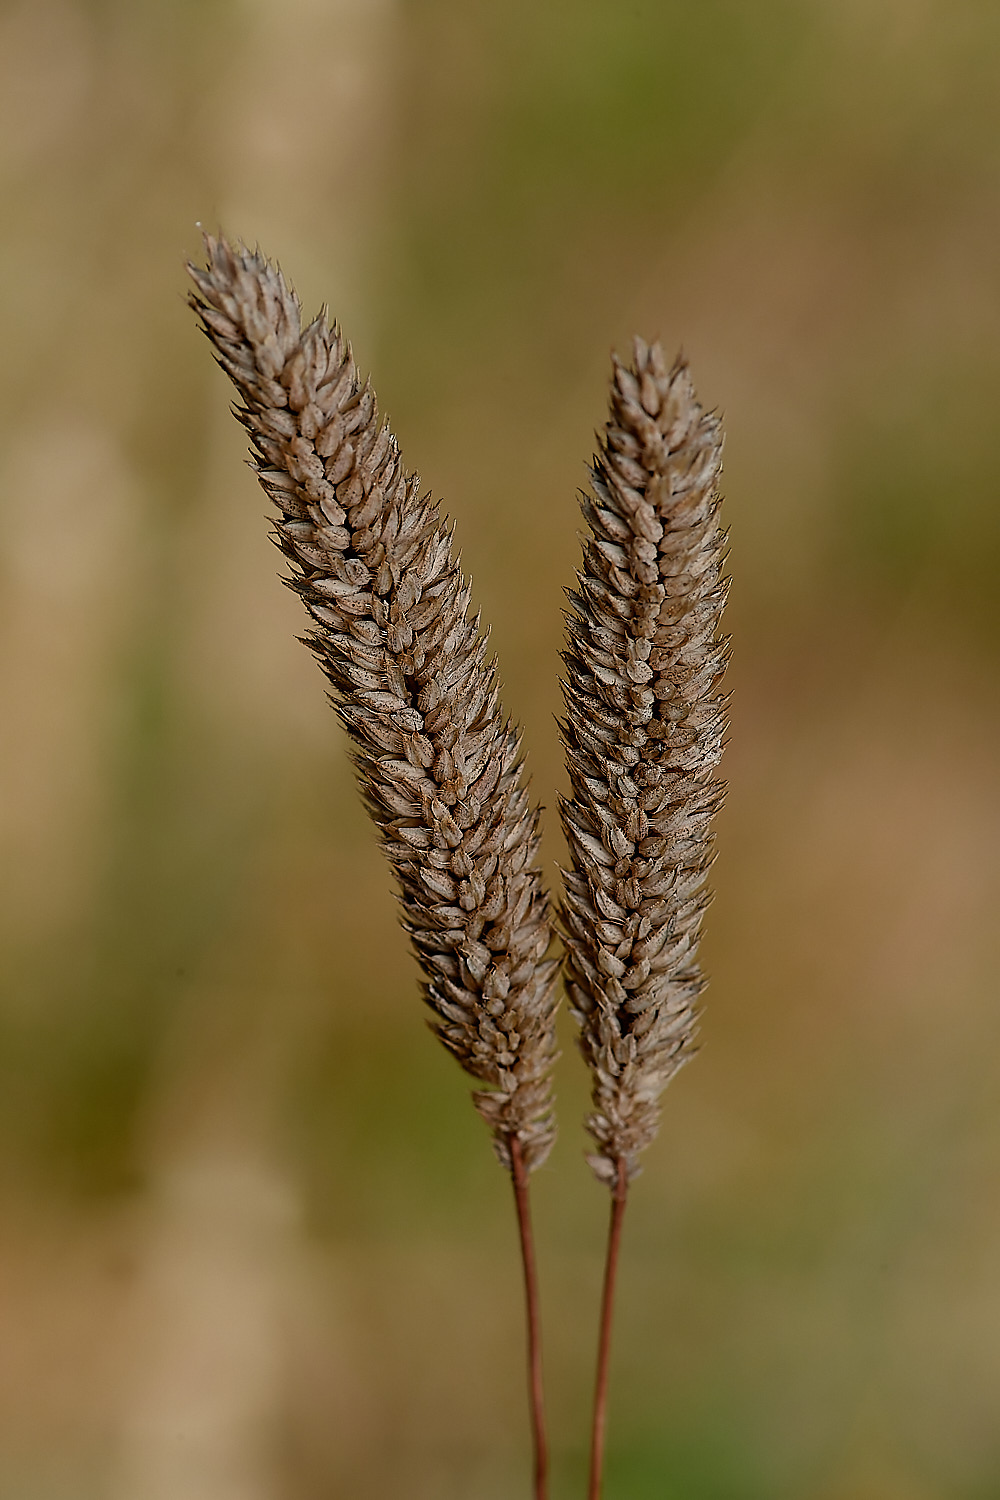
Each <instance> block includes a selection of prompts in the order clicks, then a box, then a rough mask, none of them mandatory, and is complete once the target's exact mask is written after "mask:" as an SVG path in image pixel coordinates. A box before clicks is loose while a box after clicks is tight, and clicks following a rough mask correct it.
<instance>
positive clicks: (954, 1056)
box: [0, 0, 1000, 1500]
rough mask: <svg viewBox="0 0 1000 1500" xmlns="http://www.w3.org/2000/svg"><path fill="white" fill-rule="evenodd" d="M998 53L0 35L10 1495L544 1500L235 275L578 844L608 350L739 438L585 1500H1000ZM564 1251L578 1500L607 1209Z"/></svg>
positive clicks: (394, 7) (973, 10) (238, 29)
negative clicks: (659, 365) (232, 238)
mask: <svg viewBox="0 0 1000 1500" xmlns="http://www.w3.org/2000/svg"><path fill="white" fill-rule="evenodd" d="M998 65H1000V8H998V7H997V6H996V4H995V3H993V0H756V3H754V4H752V5H751V4H747V3H745V0H697V3H695V0H573V3H570V0H563V3H559V0H505V3H504V4H503V5H499V4H485V3H484V4H480V3H476V0H472V3H466V4H460V3H458V0H422V3H418V0H282V3H278V0H271V3H266V0H203V3H202V4H200V5H195V4H194V3H192V0H172V3H170V0H143V3H141V4H132V3H127V0H5V3H4V4H3V5H2V7H0V153H2V177H3V203H4V211H3V231H2V241H0V257H2V259H0V272H2V275H0V287H2V296H3V302H4V306H3V324H2V326H3V348H4V357H3V361H2V374H0V381H2V396H0V423H2V428H3V441H2V449H0V476H2V480H0V482H2V504H3V524H2V527H0V680H2V694H3V712H2V722H0V765H2V787H3V791H2V802H0V838H2V848H3V853H2V869H0V879H2V885H3V899H2V903H0V947H2V953H0V961H2V973H3V981H2V984H3V993H2V1002H0V1055H2V1062H0V1171H2V1203H0V1330H2V1331H0V1494H2V1495H3V1496H4V1497H7V1496H10V1497H11V1500H321V1497H322V1500H330V1497H341V1496H343V1497H351V1500H355V1497H358V1500H369V1497H370V1500H390V1497H391V1500H397V1497H404V1496H405V1497H407V1500H459V1497H461V1500H508V1497H514V1496H521V1495H526V1493H527V1489H528V1457H527V1452H526V1442H527V1429H526V1422H525V1412H524V1407H525V1401H524V1394H523V1379H522V1361H523V1353H522V1336H521V1326H520V1295H521V1294H520V1284H519V1280H518V1267H517V1260H516V1247H515V1239H514V1229H513V1220H512V1215H511V1212H510V1206H509V1203H508V1197H509V1188H508V1184H507V1183H506V1181H505V1180H504V1177H503V1175H502V1173H501V1172H500V1171H499V1169H498V1168H497V1167H496V1165H495V1163H494V1162H493V1161H492V1158H491V1155H490V1152H489V1149H488V1145H487V1140H486V1135H485V1131H484V1130H483V1128H482V1126H481V1124H480V1123H479V1122H478V1120H477V1119H476V1117H475V1115H474V1113H473V1111H472V1109H471V1107H470V1106H469V1103H468V1099H467V1092H468V1090H467V1086H466V1082H465V1080H464V1079H463V1077H462V1076H461V1075H460V1073H459V1072H458V1070H457V1069H455V1068H454V1066H453V1064H452V1063H451V1062H450V1060H449V1059H447V1058H446V1057H445V1056H444V1054H443V1053H442V1052H441V1051H440V1049H439V1048H437V1047H436V1046H435V1045H434V1044H433V1042H432V1040H431V1038H430V1037H429V1035H428V1034H427V1032H426V1030H425V1027H424V1023H423V1018H422V1014H421V1007H420V1005H419V1003H418V1000H417V996H416V980H415V974H414V971H413V968H412V966H411V962H410V959H409V956H408V954H407V952H406V949H405V945H404V942H403V939H402V937H401V935H400V934H399V933H398V931H397V928H396V916H395V903H394V901H393V900H392V898H391V896H390V894H389V888H388V884H387V880H386V874H385V871H384V869H383V868H382V865H381V863H380V860H379V857H378V854H377V851H376V849H375V847H374V840H373V837H372V834H371V831H370V829H369V827H368V825H367V823H366V821H365V819H364V817H363V815H362V813H361V811H360V809H359V808H358V807H357V806H356V804H355V799H354V795H353V789H352V784H351V776H350V771H349V765H348V762H347V758H346V755H345V750H344V745H343V743H342V740H341V738H340V735H339V732H338V730H337V726H336V724H335V722H334V720H333V717H332V715H331V714H330V712H329V710H328V708H327V707H326V704H325V701H324V693H323V684H322V680H321V678H320V676H319V674H318V673H317V671H316V668H315V666H314V665H313V664H312V662H311V658H309V657H308V654H307V653H306V652H305V651H303V650H302V648H301V647H300V646H299V645H297V643H296V641H295V635H296V634H297V633H298V632H299V631H300V629H301V626H302V622H301V620H300V618H299V608H298V605H297V601H296V600H295V599H294V598H293V597H292V596H291V595H290V594H288V593H287V591H285V590H283V589H282V588H281V587H280V586H279V585H278V583H277V581H276V577H275V574H276V571H277V566H278V561H279V560H278V557H277V554H276V553H274V551H273V549H272V548H271V547H270V545H269V543H268V542H267V540H266V526H265V524H264V520H263V516H264V511H265V508H266V507H265V502H264V499H263V497H262V495H261V493H260V492H259V490H258V489H257V487H256V485H255V482H254V480H253V478H252V476H251V474H250V472H249V471H248V470H247V468H246V467H245V466H244V465H243V464H242V462H241V460H242V458H243V456H244V443H243V440H242V435H241V432H240V430H239V429H238V428H237V426H236V424H235V423H234V422H233V421H232V419H231V418H230V416H229V414H228V404H229V400H230V392H229V389H228V386H227V383H226V381H225V380H224V378H223V377H222V376H221V374H220V373H219V372H218V371H217V370H216V368H215V367H214V365H213V364H212V361H211V358H210V356H209V351H208V348H207V346H206V345H205V344H204V341H202V340H200V339H199V338H198V336H197V335H196V332H195V327H194V320H193V318H192V317H191V315H190V314H189V313H188V311H187V309H186V308H185V305H184V294H185V278H184V275H183V271H182V262H183V259H184V258H185V256H188V255H197V254H198V253H199V243H200V242H199V234H198V230H197V228H196V224H197V222H198V221H201V222H202V223H204V224H205V225H206V226H207V227H209V228H215V227H217V226H220V225H221V226H223V227H224V228H225V229H226V230H227V232H229V233H230V234H232V235H238V236H243V237H245V238H246V239H248V240H249V241H250V242H254V241H259V242H260V244H261V246H262V247H263V248H264V249H266V251H267V252H268V253H269V254H271V255H274V256H277V257H278V258H279V259H280V260H281V262H282V264H283V266H284V268H285V269H286V271H287V272H288V274H289V275H290V276H291V278H292V279H293V280H294V282H295V283H296V285H297V287H298V289H299V291H300V293H301V294H302V297H303V300H304V302H305V305H306V309H307V311H310V312H311V311H313V310H315V308H316V307H317V306H318V305H319V303H320V302H321V301H328V302H329V303H330V305H331V308H332V310H333V311H334V313H335V314H336V315H338V316H339V317H340V318H341V320H342V322H343V323H344V325H345V327H346V329H347V331H348V333H349V335H350V337H351V338H352V339H353V341H354V344H355V349H356V351H357V354H358V356H359V359H360V362H361V365H362V367H363V368H364V369H368V370H371V371H372V373H373V376H374V379H375V382H376V385H377V389H378V391H379V393H380V398H381V402H382V406H383V408H384V409H385V411H386V412H387V413H388V414H389V416H390V417H391V419H392V421H393V423H394V425H395V427H396V430H397V432H398V434H399V437H400V439H401V441H402V444H403V449H404V453H405V454H406V456H407V459H408V462H409V463H410V464H411V465H413V466H415V467H418V468H419V469H420V471H421V473H422V475H423V477H424V480H425V482H426V483H427V484H428V485H430V486H431V487H432V488H433V489H434V491H435V492H436V493H437V494H440V495H443V496H444V498H445V501H446V505H447V508H448V509H449V511H450V512H451V514H452V515H453V516H454V517H455V518H456V520H457V522H458V528H459V537H460V541H461V545H462V548H463V553H464V559H465V563H466V565H467V567H468V568H469V570H470V571H471V572H472V573H473V575H474V577H475V581H476V587H477V593H478V603H479V604H480V605H481V606H482V608H483V610H484V614H485V617H486V618H487V619H488V620H489V621H491V622H492V625H493V641H494V644H495V646H496V648H497V650H498V652H499V654H500V658H501V663H502V672H503V676H504V681H505V699H506V705H507V708H508V710H509V711H510V712H511V713H512V714H514V715H515V716H516V717H517V718H518V719H519V720H520V721H521V722H522V723H523V724H524V726H525V731H526V742H527V745H528V747H529V749H530V764H531V767H532V771H533V775H534V783H535V787H536V789H537V791H538V793H539V795H540V796H541V797H542V799H543V800H544V801H545V802H546V803H547V804H548V806H549V808H550V817H549V831H548V844H547V848H546V859H547V867H548V868H549V869H550V870H551V872H552V879H553V882H555V881H556V878H557V877H556V874H555V868H554V866H555V861H556V860H557V859H558V858H559V857H560V853H561V851H560V845H559V840H558V837H557V832H556V829H555V826H554V824H555V819H554V818H553V817H552V816H551V812H552V810H553V805H554V797H555V789H556V788H557V787H558V786H559V785H561V783H562V771H561V766H560V763H559V754H558V747H557V742H556V734H555V728H554V724H553V716H554V715H555V714H556V713H557V712H558V711H559V709H560V699H559V695H558V690H557V673H558V651H559V649H560V636H561V628H562V621H561V605H562V595H561V590H562V588H564V587H566V586H567V585H569V584H570V583H571V581H572V578H573V570H574V566H575V561H576V557H577V548H578V543H577V540H576V535H575V533H576V528H577V524H578V518H577V512H576V504H575V499H574V493H575V490H576V488H577V486H578V485H580V484H581V483H583V482H584V465H585V462H586V460H587V459H588V457H589V455H590V453H591V451H592V446H593V430H594V429H595V427H597V426H598V425H600V424H601V422H602V421H603V417H604V401H605V381H606V375H607V369H608V354H609V350H610V348H611V346H612V345H613V344H614V345H615V346H617V347H624V346H626V345H627V340H628V337H629V335H630V334H631V332H633V331H642V332H643V333H645V334H646V335H647V336H650V337H652V336H656V335H660V336H662V337H663V339H664V341H665V342H666V344H667V345H668V346H669V347H670V348H671V349H673V348H675V347H677V346H679V345H681V344H683V347H684V349H685V350H686V352H687V354H688V356H689V358H690V360H691V363H692V367H693V371H694V375H695V379H696V381H697V384H698V387H699V390H700V392H701V394H702V396H703V399H704V400H705V402H706V403H707V404H709V405H712V406H720V407H722V408H723V409H724V410H725V412H726V415H727V424H728V446H727V462H726V491H727V496H728V502H727V508H728V512H729V521H730V524H731V528H732V533H731V539H732V556H731V571H732V573H733V576H734V580H735V583H734V590H733V596H732V605H731V610H730V618H729V624H730V628H731V629H732V631H733V633H734V636H735V641H736V655H735V659H734V665H733V669H732V685H733V687H734V689H735V695H736V696H735V704H734V718H733V729H732V743H731V747H730V750H729V753H728V766H727V771H728V776H729V779H730V782H731V793H730V802H729V805H728V808H727V810H726V812H725V814H724V817H723V819H722V823H721V828H720V858H719V862H718V865H717V879H716V887H717V892H718V895H717V900H716V903H715V906H714V908H713V910H712V912H711V914H710V917H709V920H708V931H707V937H706V941H705V945H704V958H705V963H706V966H707V967H708V969H709V971H710V972H711V975H712V986H711V989H710V991H709V994H708V997H707V1001H706V1008H705V1015H704V1024H703V1031H702V1040H703V1051H702V1053H701V1055H700V1056H699V1057H698V1059H697V1060H696V1061H695V1063H694V1064H693V1065H692V1066H691V1067H690V1068H688V1069H687V1070H686V1071H685V1072H684V1073H683V1074H682V1075H681V1076H680V1078H679V1079H678V1080H677V1082H676V1084H675V1085H674V1086H673V1087H672V1088H671V1090H670V1092H669V1094H668V1096H667V1098H666V1103H665V1111H664V1124H663V1130H662V1134H661V1138H660V1140H659V1142H658V1143H657V1146H656V1147H655V1149H654V1150H653V1151H652V1152H651V1153H650V1157H649V1163H648V1167H647V1170H646V1173H645V1175H644V1177H643V1178H642V1180H641V1182H640V1184H639V1186H638V1187H637V1189H636V1191H635V1194H634V1198H633V1203H632V1206H631V1207H630V1218H629V1222H628V1225H627V1232H626V1244H625V1252H624V1254H625V1259H624V1285H623V1289H622V1296H621V1307H620V1324H619V1328H618V1334H617V1344H616V1359H615V1384H614V1390H613V1398H612V1410H611V1450H610V1460H609V1479H608V1495H609V1500H987V1497H993V1496H996V1495H997V1494H998V1493H1000V1194H998V1191H997V1183H998V1174H1000V1014H998V1011H997V977H998V969H1000V963H998V960H1000V951H998V950H1000V938H998V934H1000V923H998V921H997V915H996V913H997V906H998V895H1000V875H998V859H997V849H998V844H1000V789H998V777H997V754H996V746H997V738H998V729H1000V724H998V719H1000V711H998V710H1000V703H998V695H997V690H996V678H997V657H998V650H997V648H998V640H1000V594H998V589H997V570H998V564H1000V505H998V473H1000V438H998V424H997V415H996V414H997V411H998V408H1000V340H998V335H1000V279H998V252H997V245H998V240H1000V175H998V168H1000V92H998V90H997V87H996V84H997V77H998ZM559 1094H560V1105H561V1121H562V1132H563V1133H562V1137H561V1140H560V1143H559V1146H558V1147H557V1150H556V1152H555V1154H554V1157H553V1159H552V1161H551V1164H550V1166H549V1167H548V1168H546V1170H545V1171H544V1172H542V1173H541V1174H540V1175H539V1177H538V1178H536V1184H537V1191H536V1195H535V1203H536V1214H537V1222H538V1232H539V1246H540V1257H541V1270H542V1276H543V1284H544V1285H543V1290H544V1295H545V1297H546V1299H547V1320H548V1321H547V1339H548V1343H547V1361H548V1372H549V1377H550V1403H551V1417H552V1429H553V1442H554V1449H555V1481H554V1484H555V1488H554V1493H555V1497H556V1500H569V1497H571V1496H574V1495H579V1494H580V1493H581V1484H582V1473H583V1446H584V1440H585V1427H586V1418H587V1407H588V1403H589V1394H590V1380H591V1361H592V1350H593V1342H594V1322H595V1315H596V1305H597V1293H598V1283H599V1276H600V1265H601V1254H602V1249H603V1239H604V1232H605V1214H606V1193H605V1192H604V1191H603V1190H601V1189H600V1188H598V1186H597V1185H596V1183H594V1182H593V1181H592V1180H591V1178H590V1175H589V1172H588V1170H587V1168H586V1167H585V1165H584V1163H583V1160H582V1156H581V1146H582V1133H581V1130H580V1126H579V1120H580V1117H581V1114H582V1111H583V1108H584V1102H585V1094H586V1086H585V1081H584V1078H583V1076H582V1066H581V1065H580V1064H579V1062H578V1059H577V1058H576V1056H575V1053H574V1051H573V1047H572V1040H571V1036H570V1033H569V1031H568V1030H567V1033H566V1039H565V1053H564V1057H563V1061H562V1063H561V1064H560V1071H559Z"/></svg>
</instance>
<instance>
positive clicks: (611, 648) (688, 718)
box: [560, 339, 728, 1183]
mask: <svg viewBox="0 0 1000 1500" xmlns="http://www.w3.org/2000/svg"><path fill="white" fill-rule="evenodd" d="M721 449H722V430H721V426H720V423H719V420H718V418H717V417H715V416H714V415H710V414H706V413H705V412H703V411H702V408H701V407H700V406H699V404H698V402H697V400H696V399H695V394H694V390H693V387H692V385H691V381H690V378H689V376H688V372H687V367H686V365H685V364H684V362H683V361H682V360H678V361H677V363H676V364H675V365H674V366H673V368H672V369H671V370H669V371H668V370H667V369H666V367H665V364H664V359H663V354H662V351H661V349H660V347H659V345H658V344H653V345H652V347H647V346H646V344H644V343H643V342H642V340H641V339H636V341H635V359H634V364H633V367H632V368H631V369H626V368H625V367H624V366H623V365H622V364H621V363H620V362H619V361H618V360H617V359H615V361H614V372H613V379H612V386H611V417H610V420H609V422H608V423H607V427H606V430H605V435H604V438H603V441H602V444H601V451H600V454H599V456H598V457H597V458H596V460H595V464H594V468H593V469H592V470H591V485H592V489H593V494H592V495H581V497H580V498H581V503H582V506H583V512H584V517H585V519H586V521H587V524H588V527H589V531H590V534H589V537H588V538H587V539H586V541H585V545H584V561H583V571H582V572H581V574H580V575H579V592H577V593H571V594H570V601H571V605H572V608H571V610H570V611H569V612H568V614H567V650H566V652H565V653H564V657H563V660H564V661H565V664H566V669H567V681H566V683H565V684H564V692H565V696H566V704H567V715H566V719H565V721H564V722H563V724H562V725H561V726H560V727H561V729H562V733H563V741H564V744H565V747H566V758H567V764H568V767H569V772H570V779H571V783H572V794H571V796H570V798H569V799H568V800H564V801H563V803H562V807H561V812H562V820H563V827H564V829H565V832H566V837H567V840H568V843H569V848H570V854H571V858H572V868H571V869H570V870H568V871H566V872H564V873H565V886H566V897H565V905H564V907H563V911H562V922H563V927H564V932H565V937H566V957H565V967H566V977H567V989H568V991H569V996H570V1000H571V1005H572V1009H573V1014H574V1016H575V1018H576V1021H577V1023H578V1025H579V1027H580V1046H581V1049H582V1051H583V1054H584V1057H585V1059H586V1061H587V1064H588V1066H589V1068H590V1071H591V1076H592V1086H593V1091H592V1098H593V1104H594V1109H593V1113H592V1114H591V1115H590V1116H589V1117H588V1120H587V1128H588V1130H589V1131H590V1134H591V1135H592V1137H593V1139H594V1140H595V1142H596V1143H597V1147H598V1150H597V1152H596V1154H595V1155H593V1156H591V1157H589V1158H588V1160H589V1161H590V1163H591V1166H592V1167H593V1169H594V1171H595V1172H596V1174H597V1176H598V1177H600V1178H601V1179H602V1180H604V1181H606V1182H609V1183H614V1182H616V1181H617V1179H618V1164H619V1162H621V1163H622V1164H623V1165H624V1168H625V1173H626V1180H627V1179H628V1178H631V1177H632V1176H633V1175H634V1174H635V1172H636V1159H637V1157H638V1155H639V1153H640V1152H641V1151H642V1150H643V1149H644V1148H645V1147H646V1146H648V1145H649V1143H650V1141H651V1140H652V1139H653V1137H654V1136H655V1134H656V1130H657V1126H658V1123H659V1097H660V1094H661V1093H662V1091H663V1089H664V1088H665V1086H666V1084H667V1083H668V1082H669V1080H670V1079H671V1077H672V1076H673V1075H674V1073H676V1072H677V1070H678V1068H680V1067H681V1065H682V1064H683V1063H684V1062H685V1060H686V1059H687V1057H688V1056H689V1054H690V1052H691V1050H692V1044H693V1040H694V1032H695V1019H696V1017H695V1008H696V1003H697V999H698V996H699V994H700V993H701V991H702V989H703V988H704V981H703V979H702V977H701V974H700V972H699V969H698V966H697V964H696V961H695V958H696V951H697V946H698V939H699V934H700V925H701V917H702V912H703V911H704V909H705V906H706V905H707V903H708V897H707V893H706V890H705V877H706V874H707V872H708V868H709V865H710V864H711V860H712V835H711V831H710V827H709V825H710V821H711V818H712V815H713V813H714V812H715V811H716V810H717V809H718V807H719V806H720V804H721V802H722V799H723V795H724V786H723V784H722V783H721V782H720V781H718V780H717V779H715V777H714V775H713V772H714V770H715V767H716V766H717V765H718V763H719V759H720V756H721V754H722V745H723V735H724V732H725V727H726V706H727V705H726V699H725V698H724V697H723V696H721V695H720V691H719V684H720V679H721V677H722V674H723V671H724V668H725V664H726V658H727V655H728V645H727V643H726V641H725V640H723V639H722V638H720V636H719V623H720V616H721V613H722V607H723V604H724V603H725V598H726V593H727V590H728V580H726V579H724V578H723V577H722V566H723V552H724V547H725V534H724V532H723V531H721V530H720V525H719V503H720V500H719V495H718V492H717V489H716V481H717V478H718V474H719V468H720V458H721Z"/></svg>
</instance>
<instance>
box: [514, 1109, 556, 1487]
mask: <svg viewBox="0 0 1000 1500" xmlns="http://www.w3.org/2000/svg"><path fill="white" fill-rule="evenodd" d="M510 1164H511V1178H512V1180H513V1183H514V1202H515V1203H516V1204H517V1227H518V1231H519V1233H520V1237H521V1258H522V1260H523V1262H524V1296H525V1304H526V1309H527V1317H528V1397H529V1403H530V1406H531V1437H532V1442H533V1445H534V1453H535V1500H548V1493H549V1451H548V1440H547V1438H546V1435H545V1395H544V1388H543V1384H542V1325H541V1319H540V1317H539V1311H538V1273H537V1271H536V1269H535V1241H534V1236H533V1234H532V1232H531V1205H530V1203H529V1201H528V1172H527V1169H526V1167H525V1164H524V1156H523V1154H522V1151H521V1142H520V1141H519V1140H518V1138H517V1136H516V1135H515V1136H511V1138H510Z"/></svg>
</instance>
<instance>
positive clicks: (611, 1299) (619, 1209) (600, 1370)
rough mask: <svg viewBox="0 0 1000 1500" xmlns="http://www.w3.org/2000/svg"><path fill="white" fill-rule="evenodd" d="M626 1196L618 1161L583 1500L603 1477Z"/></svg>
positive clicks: (591, 1497)
mask: <svg viewBox="0 0 1000 1500" xmlns="http://www.w3.org/2000/svg"><path fill="white" fill-rule="evenodd" d="M627 1194H628V1174H627V1172H626V1170H625V1163H624V1162H623V1161H622V1160H621V1158H619V1160H618V1174H617V1176H616V1178H615V1185H614V1187H613V1188H612V1190H611V1224H610V1227H609V1229H608V1256H607V1260H606V1261H605V1263H604V1292H603V1295H602V1297H601V1335H600V1342H599V1345H598V1349H597V1380H596V1382H595V1385H594V1421H593V1426H592V1427H591V1432H590V1486H589V1488H588V1490H587V1500H601V1485H602V1482H603V1477H604V1428H605V1422H606V1419H607V1409H608V1366H609V1363H610V1355H611V1323H612V1319H613V1317H614V1307H615V1279H616V1277H617V1274H618V1251H619V1248H620V1246H621V1239H622V1219H623V1218H624V1216H625V1199H626V1196H627Z"/></svg>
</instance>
